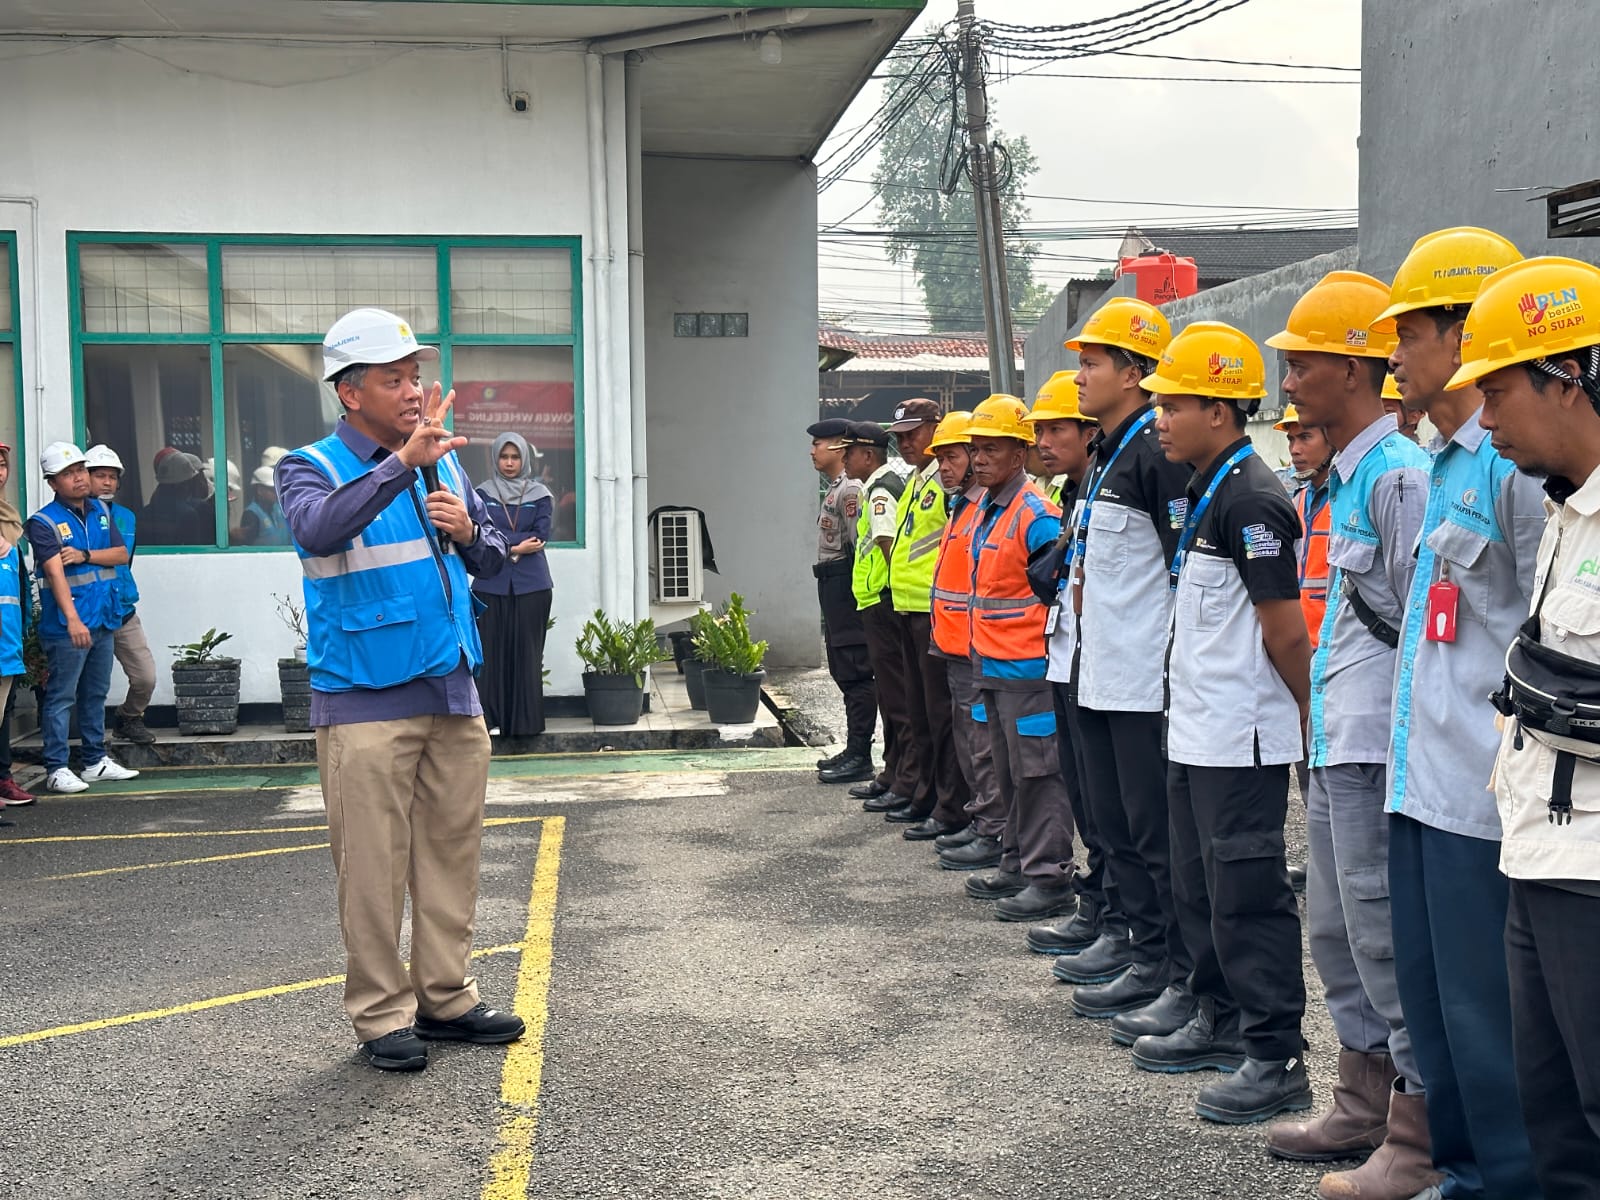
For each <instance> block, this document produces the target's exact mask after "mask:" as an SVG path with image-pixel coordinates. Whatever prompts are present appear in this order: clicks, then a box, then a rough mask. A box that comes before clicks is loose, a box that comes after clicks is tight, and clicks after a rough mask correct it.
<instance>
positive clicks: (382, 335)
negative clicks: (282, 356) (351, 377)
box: [322, 308, 439, 380]
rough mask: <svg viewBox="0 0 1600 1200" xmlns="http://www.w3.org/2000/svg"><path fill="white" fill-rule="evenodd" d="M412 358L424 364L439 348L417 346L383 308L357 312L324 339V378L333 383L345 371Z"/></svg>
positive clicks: (404, 325)
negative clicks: (415, 357) (354, 367)
mask: <svg viewBox="0 0 1600 1200" xmlns="http://www.w3.org/2000/svg"><path fill="white" fill-rule="evenodd" d="M413 354H415V355H416V356H417V357H418V358H419V359H421V360H423V361H424V362H432V361H433V360H434V359H436V358H438V357H439V351H438V349H437V347H434V346H424V345H421V344H419V343H418V341H417V335H416V334H414V333H412V332H411V326H410V325H408V324H407V323H406V322H405V320H404V319H403V318H401V317H397V316H396V315H395V314H394V313H392V312H389V311H387V310H385V309H382V308H358V309H356V310H355V311H354V312H348V313H345V315H344V316H342V317H340V318H339V319H338V320H337V321H335V322H334V323H333V328H332V329H330V330H328V336H327V337H325V338H323V339H322V378H323V379H324V380H329V379H332V378H333V377H334V376H335V375H337V374H338V373H339V372H340V371H342V370H344V369H345V368H346V367H353V366H356V365H358V364H363V363H366V364H372V365H378V364H382V363H392V362H399V361H400V360H401V359H402V358H409V357H411V356H412V355H413Z"/></svg>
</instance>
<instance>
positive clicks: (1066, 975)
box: [1050, 929, 1133, 984]
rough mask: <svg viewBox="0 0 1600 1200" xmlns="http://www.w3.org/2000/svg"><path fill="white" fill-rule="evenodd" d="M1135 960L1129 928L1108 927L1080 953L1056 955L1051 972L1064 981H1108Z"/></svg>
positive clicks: (1082, 982)
mask: <svg viewBox="0 0 1600 1200" xmlns="http://www.w3.org/2000/svg"><path fill="white" fill-rule="evenodd" d="M1132 962H1133V946H1132V944H1131V943H1130V942H1129V941H1128V934H1127V931H1126V930H1122V929H1106V930H1102V931H1101V933H1100V936H1099V937H1098V938H1096V939H1095V940H1094V944H1093V945H1092V946H1090V947H1089V948H1088V949H1087V950H1084V951H1083V952H1082V953H1080V954H1071V955H1066V956H1064V957H1061V958H1058V959H1056V961H1055V962H1053V963H1051V964H1050V974H1052V975H1054V976H1055V977H1056V978H1057V979H1059V980H1061V982H1062V983H1076V984H1084V983H1109V982H1110V981H1111V980H1113V979H1115V978H1116V977H1117V976H1118V975H1121V974H1122V973H1123V972H1124V971H1126V970H1127V969H1128V967H1129V965H1130V964H1131V963H1132Z"/></svg>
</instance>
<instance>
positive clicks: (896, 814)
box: [883, 800, 933, 825]
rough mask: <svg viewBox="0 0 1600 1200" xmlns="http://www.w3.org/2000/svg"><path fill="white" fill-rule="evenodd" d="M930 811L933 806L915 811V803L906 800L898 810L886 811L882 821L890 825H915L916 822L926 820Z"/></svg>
mask: <svg viewBox="0 0 1600 1200" xmlns="http://www.w3.org/2000/svg"><path fill="white" fill-rule="evenodd" d="M932 811H933V806H932V805H929V806H928V807H927V808H925V809H923V810H922V811H920V812H919V811H917V806H916V803H915V802H914V801H911V800H907V801H906V802H905V803H904V804H902V805H900V806H899V807H898V808H891V809H887V810H886V811H885V812H884V814H883V819H884V820H885V821H888V822H889V823H890V824H891V825H915V824H916V823H917V822H918V821H925V820H927V819H928V814H929V813H930V812H932Z"/></svg>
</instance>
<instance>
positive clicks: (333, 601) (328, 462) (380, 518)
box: [293, 434, 483, 692]
mask: <svg viewBox="0 0 1600 1200" xmlns="http://www.w3.org/2000/svg"><path fill="white" fill-rule="evenodd" d="M293 453H294V455H295V456H296V457H299V458H303V459H305V460H306V461H307V462H310V463H312V464H313V465H314V466H316V468H317V469H318V470H320V471H321V472H322V473H323V475H325V476H326V477H327V478H328V479H329V480H330V481H331V482H332V483H333V486H334V487H336V488H337V487H342V486H344V485H345V484H347V483H349V482H351V481H352V480H355V479H358V478H360V477H361V476H363V475H365V474H367V472H369V471H371V470H372V469H373V468H374V467H375V466H376V465H377V463H376V461H372V462H366V461H363V460H362V459H361V458H360V457H359V456H358V455H357V454H356V453H355V452H354V451H353V450H351V449H350V448H349V447H348V446H346V445H345V444H344V442H343V441H341V440H340V438H339V436H338V435H337V434H333V435H330V436H328V437H325V438H323V439H322V440H321V441H320V442H315V443H313V444H312V445H310V446H302V447H301V448H300V449H298V450H295V451H294V452H293ZM412 475H413V477H414V478H413V481H412V485H411V488H410V490H409V491H406V492H403V493H401V494H400V495H398V496H396V497H395V498H394V500H392V501H391V502H390V504H389V506H388V507H387V508H385V509H384V510H383V511H382V512H380V513H379V514H378V515H377V516H376V517H374V518H373V520H372V523H371V524H370V525H368V526H367V527H366V528H365V529H363V530H362V531H361V533H360V534H359V535H358V536H357V537H355V538H354V539H353V540H351V541H348V542H346V543H345V544H344V546H343V547H341V548H340V549H339V550H336V551H335V552H334V553H332V554H320V555H319V554H307V553H306V552H305V550H303V549H301V547H300V546H299V544H298V543H296V545H295V550H296V552H298V553H299V555H300V566H301V568H302V569H303V570H304V571H305V598H306V630H307V633H308V634H309V636H308V638H307V644H306V662H307V663H308V664H309V666H310V668H311V686H312V687H313V688H314V689H315V690H317V691H319V692H349V691H354V690H355V689H357V688H386V687H395V686H396V685H398V684H402V683H409V682H410V681H411V680H413V679H422V678H434V677H438V676H443V675H448V674H449V673H450V672H451V671H454V670H455V669H456V666H457V665H458V664H459V663H460V662H461V658H462V656H463V655H465V656H466V659H467V665H468V667H469V668H471V669H472V670H473V671H474V672H476V671H477V669H478V668H479V667H480V666H481V665H482V664H483V647H482V644H481V643H480V642H479V640H478V625H477V621H476V620H475V619H474V616H473V610H472V589H471V582H470V580H469V579H468V578H467V568H466V566H465V565H464V564H463V563H462V561H461V556H460V555H459V554H442V553H440V551H439V545H438V541H437V531H436V530H435V529H434V527H433V525H432V524H430V523H428V522H427V521H425V520H424V515H425V514H426V512H427V507H426V505H427V494H426V492H425V491H424V490H423V484H422V478H421V476H420V475H419V474H418V473H417V472H412ZM439 480H440V483H441V484H442V486H444V487H446V488H448V489H449V490H450V491H452V492H454V493H455V494H456V495H458V496H460V497H461V498H462V501H463V503H464V502H465V501H466V496H467V492H468V491H469V490H470V485H469V484H468V483H467V476H466V473H465V472H464V471H462V469H461V464H460V463H458V462H457V461H456V457H455V455H453V454H452V455H449V456H448V457H446V458H445V459H443V460H442V461H441V462H440V463H439Z"/></svg>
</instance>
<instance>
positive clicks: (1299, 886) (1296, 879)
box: [1289, 863, 1306, 893]
mask: <svg viewBox="0 0 1600 1200" xmlns="http://www.w3.org/2000/svg"><path fill="white" fill-rule="evenodd" d="M1289 886H1290V887H1292V888H1293V889H1294V890H1295V891H1296V892H1302V893H1303V892H1304V891H1305V890H1306V865H1305V863H1292V864H1290V866H1289Z"/></svg>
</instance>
